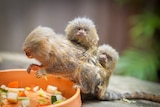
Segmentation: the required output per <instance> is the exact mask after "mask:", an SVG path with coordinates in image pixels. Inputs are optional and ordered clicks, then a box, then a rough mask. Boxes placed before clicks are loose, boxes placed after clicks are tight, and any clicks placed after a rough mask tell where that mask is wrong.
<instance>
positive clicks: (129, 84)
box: [0, 52, 160, 107]
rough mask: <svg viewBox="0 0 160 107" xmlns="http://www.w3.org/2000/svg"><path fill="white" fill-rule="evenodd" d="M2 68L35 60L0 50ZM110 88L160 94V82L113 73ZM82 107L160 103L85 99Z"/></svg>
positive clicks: (137, 106) (151, 106)
mask: <svg viewBox="0 0 160 107" xmlns="http://www.w3.org/2000/svg"><path fill="white" fill-rule="evenodd" d="M0 58H1V59H2V60H1V61H0V69H1V70H3V69H13V68H27V66H28V65H29V64H31V63H33V62H34V63H38V62H37V61H35V60H31V59H28V58H26V56H25V55H23V54H17V53H7V52H0ZM108 89H110V90H114V91H116V92H119V93H124V92H135V91H138V92H140V91H143V92H148V93H153V94H158V95H160V84H158V83H152V82H148V81H142V80H138V79H135V78H132V77H123V76H115V75H112V76H111V79H110V83H109V87H108ZM82 107H160V103H156V102H152V101H146V100H129V101H128V102H126V101H123V100H119V101H98V100H92V101H85V102H83V105H82Z"/></svg>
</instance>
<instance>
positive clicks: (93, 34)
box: [65, 17, 99, 60]
mask: <svg viewBox="0 0 160 107" xmlns="http://www.w3.org/2000/svg"><path fill="white" fill-rule="evenodd" d="M65 32H66V36H67V38H68V39H69V40H70V41H72V43H73V44H75V45H76V46H81V47H83V48H84V49H86V52H85V53H84V54H85V56H86V58H83V59H84V60H86V59H89V58H90V57H93V55H96V52H97V48H98V41H99V36H98V34H97V30H96V27H95V25H94V23H93V21H92V20H90V19H89V18H85V17H82V18H81V17H78V18H75V19H74V20H72V21H70V22H69V23H68V25H67V27H66V29H65Z"/></svg>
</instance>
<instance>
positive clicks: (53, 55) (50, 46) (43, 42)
mask: <svg viewBox="0 0 160 107" xmlns="http://www.w3.org/2000/svg"><path fill="white" fill-rule="evenodd" d="M23 50H24V51H25V53H26V55H27V56H28V58H35V59H36V60H38V61H39V62H40V63H41V65H37V64H31V65H30V66H29V67H28V69H27V71H28V72H30V71H31V70H32V69H33V68H34V67H37V68H38V70H37V72H36V76H37V77H43V76H45V75H47V74H54V75H58V76H63V77H65V78H68V79H70V80H72V81H74V82H75V83H76V84H78V85H79V86H80V88H81V91H82V93H85V94H89V93H91V94H92V95H94V96H97V97H98V98H99V99H102V98H103V96H104V95H105V94H104V93H105V91H106V83H105V82H106V81H105V80H104V79H105V77H106V72H104V71H103V70H104V69H102V68H99V67H97V66H94V65H92V64H89V63H86V62H83V61H81V60H79V59H80V57H83V53H84V51H85V50H84V49H83V48H81V47H78V48H77V47H76V46H75V45H74V44H72V43H71V42H70V41H69V40H68V39H67V38H66V37H65V36H63V35H58V34H56V33H55V32H54V31H53V30H52V29H50V28H47V27H40V26H39V27H37V28H35V29H34V30H33V31H32V32H31V33H30V34H29V35H28V36H27V37H26V39H25V41H24V43H23Z"/></svg>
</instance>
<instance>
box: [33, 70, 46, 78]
mask: <svg viewBox="0 0 160 107" xmlns="http://www.w3.org/2000/svg"><path fill="white" fill-rule="evenodd" d="M35 74H36V78H42V77H45V76H46V75H47V72H46V69H44V68H40V69H39V70H37V72H36V73H35Z"/></svg>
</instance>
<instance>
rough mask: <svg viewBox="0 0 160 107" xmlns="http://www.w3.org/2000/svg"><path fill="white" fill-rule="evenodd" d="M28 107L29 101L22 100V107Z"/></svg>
mask: <svg viewBox="0 0 160 107" xmlns="http://www.w3.org/2000/svg"><path fill="white" fill-rule="evenodd" d="M29 106H30V99H24V100H22V107H29Z"/></svg>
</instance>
